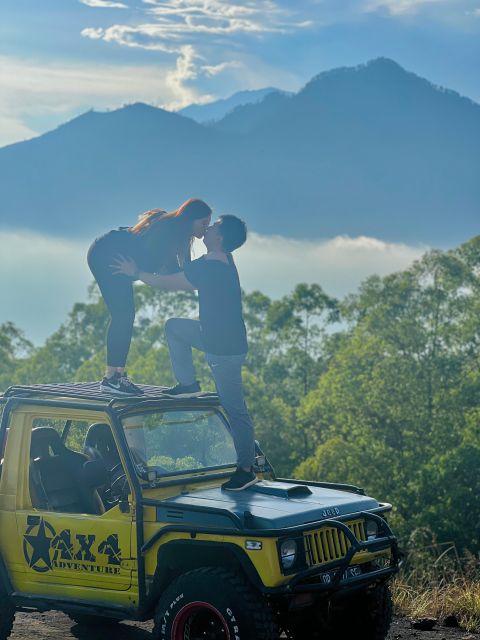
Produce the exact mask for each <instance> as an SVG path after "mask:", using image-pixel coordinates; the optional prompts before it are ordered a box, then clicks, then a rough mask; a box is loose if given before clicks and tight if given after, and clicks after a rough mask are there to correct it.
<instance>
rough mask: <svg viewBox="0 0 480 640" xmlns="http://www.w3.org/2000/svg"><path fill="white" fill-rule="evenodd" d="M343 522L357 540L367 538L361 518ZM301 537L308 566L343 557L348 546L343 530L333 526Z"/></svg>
mask: <svg viewBox="0 0 480 640" xmlns="http://www.w3.org/2000/svg"><path fill="white" fill-rule="evenodd" d="M345 524H346V525H347V527H348V528H349V529H350V531H351V532H352V533H353V535H354V536H355V537H356V538H357V540H359V541H365V540H366V539H367V536H366V534H365V527H364V521H363V520H351V521H350V522H346V523H345ZM303 539H304V541H305V554H306V561H307V565H308V566H309V567H313V566H315V565H318V564H324V563H326V562H331V561H332V560H339V559H340V558H344V557H345V555H346V554H347V551H348V550H349V548H350V542H349V540H348V538H347V537H346V535H345V534H344V533H343V531H341V530H340V529H336V528H334V527H325V528H324V529H319V530H318V531H312V532H309V533H306V534H305V535H304V537H303Z"/></svg>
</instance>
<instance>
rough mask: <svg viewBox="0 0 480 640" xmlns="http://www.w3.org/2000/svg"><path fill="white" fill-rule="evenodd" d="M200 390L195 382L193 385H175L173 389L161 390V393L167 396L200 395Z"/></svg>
mask: <svg viewBox="0 0 480 640" xmlns="http://www.w3.org/2000/svg"><path fill="white" fill-rule="evenodd" d="M200 391H201V388H200V385H199V384H198V382H197V381H195V382H194V383H193V384H180V383H179V384H176V385H175V386H174V387H168V388H167V389H164V390H163V393H166V394H168V395H169V396H187V395H190V394H191V393H200Z"/></svg>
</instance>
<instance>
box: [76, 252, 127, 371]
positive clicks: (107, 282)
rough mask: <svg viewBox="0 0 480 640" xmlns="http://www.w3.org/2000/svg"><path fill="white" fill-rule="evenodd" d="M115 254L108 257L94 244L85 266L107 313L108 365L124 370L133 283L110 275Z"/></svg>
mask: <svg viewBox="0 0 480 640" xmlns="http://www.w3.org/2000/svg"><path fill="white" fill-rule="evenodd" d="M117 254H118V251H116V252H115V253H113V254H111V255H109V254H108V253H107V254H106V255H105V252H104V251H102V250H101V247H98V246H97V245H96V243H94V244H93V245H92V246H91V248H90V250H89V252H88V258H87V260H88V266H89V267H90V270H91V272H92V273H93V276H94V278H95V280H96V281H97V284H98V286H99V287H100V291H101V293H102V296H103V299H104V300H105V304H106V305H107V308H108V310H109V312H110V324H109V325H108V329H107V365H108V366H109V367H124V366H125V364H126V362H127V356H128V350H129V349H130V342H131V340H132V332H133V322H134V320H135V301H134V297H133V281H132V279H131V278H129V277H127V276H124V275H113V273H112V269H111V267H110V265H111V264H112V260H113V258H114V257H115V256H116V255H117Z"/></svg>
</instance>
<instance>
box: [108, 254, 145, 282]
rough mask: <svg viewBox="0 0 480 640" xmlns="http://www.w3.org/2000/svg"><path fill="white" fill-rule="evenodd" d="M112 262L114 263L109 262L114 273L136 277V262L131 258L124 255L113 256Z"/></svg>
mask: <svg viewBox="0 0 480 640" xmlns="http://www.w3.org/2000/svg"><path fill="white" fill-rule="evenodd" d="M113 262H114V264H111V265H110V267H111V268H112V269H113V273H114V275H124V276H129V277H130V278H135V279H137V278H138V267H137V263H136V262H135V260H133V259H132V258H126V257H125V256H122V255H119V256H118V257H117V258H114V260H113Z"/></svg>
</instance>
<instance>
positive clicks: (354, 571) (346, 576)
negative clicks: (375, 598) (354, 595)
mask: <svg viewBox="0 0 480 640" xmlns="http://www.w3.org/2000/svg"><path fill="white" fill-rule="evenodd" d="M361 575H362V570H361V569H360V567H348V569H346V570H345V571H344V572H343V576H342V582H344V581H345V580H351V579H352V578H356V577H357V576H361Z"/></svg>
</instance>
